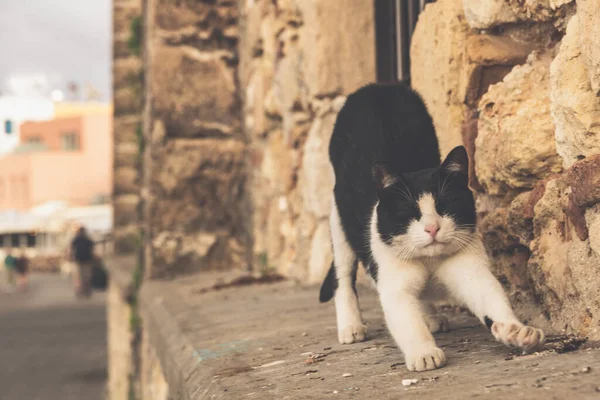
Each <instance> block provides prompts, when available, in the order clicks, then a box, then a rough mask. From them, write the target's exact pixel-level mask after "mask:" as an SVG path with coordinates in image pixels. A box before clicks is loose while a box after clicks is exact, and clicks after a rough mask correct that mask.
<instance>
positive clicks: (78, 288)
mask: <svg viewBox="0 0 600 400" xmlns="http://www.w3.org/2000/svg"><path fill="white" fill-rule="evenodd" d="M70 259H71V260H72V261H74V262H75V264H76V265H77V268H75V271H74V272H75V273H74V274H73V280H74V284H75V294H76V295H77V296H78V297H80V296H84V297H89V296H91V295H92V268H93V265H94V242H93V241H92V240H91V239H90V238H89V237H88V235H87V231H86V229H85V228H84V227H83V226H82V227H80V228H79V229H78V230H77V234H76V235H75V238H74V239H73V241H72V242H71V251H70Z"/></svg>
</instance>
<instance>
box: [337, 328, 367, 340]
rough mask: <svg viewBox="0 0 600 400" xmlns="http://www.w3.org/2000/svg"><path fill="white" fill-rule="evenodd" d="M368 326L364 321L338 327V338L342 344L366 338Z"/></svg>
mask: <svg viewBox="0 0 600 400" xmlns="http://www.w3.org/2000/svg"><path fill="white" fill-rule="evenodd" d="M366 333H367V327H366V326H365V325H363V324H362V323H358V324H354V325H346V326H343V327H340V328H338V340H339V341H340V344H350V343H356V342H362V341H364V340H365V335H366Z"/></svg>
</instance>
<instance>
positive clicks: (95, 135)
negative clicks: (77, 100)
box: [0, 113, 113, 211]
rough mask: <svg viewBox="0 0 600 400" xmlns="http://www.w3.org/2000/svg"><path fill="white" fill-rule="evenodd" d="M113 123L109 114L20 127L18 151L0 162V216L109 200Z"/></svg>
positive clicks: (0, 159)
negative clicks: (51, 204)
mask: <svg viewBox="0 0 600 400" xmlns="http://www.w3.org/2000/svg"><path fill="white" fill-rule="evenodd" d="M111 124H112V116H111V114H110V113H102V114H93V115H86V116H79V117H71V118H61V119H54V120H50V121H44V122H28V123H25V124H23V125H22V126H21V146H19V147H18V148H16V149H15V151H14V152H12V153H10V154H6V155H4V156H2V157H0V211H2V210H8V209H16V210H28V209H30V208H31V207H35V206H37V205H40V204H42V203H45V202H47V201H50V200H64V201H67V202H68V203H69V205H87V204H91V203H92V202H93V201H94V198H96V197H97V196H108V195H110V194H111V192H112V163H113V161H112V160H113V156H112V134H111V132H112V126H111Z"/></svg>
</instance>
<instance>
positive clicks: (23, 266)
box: [15, 250, 29, 290]
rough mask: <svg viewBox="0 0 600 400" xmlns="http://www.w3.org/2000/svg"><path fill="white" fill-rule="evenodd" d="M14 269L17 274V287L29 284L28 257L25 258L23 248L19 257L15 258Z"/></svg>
mask: <svg viewBox="0 0 600 400" xmlns="http://www.w3.org/2000/svg"><path fill="white" fill-rule="evenodd" d="M15 271H16V273H17V275H18V285H19V289H20V290H25V289H27V286H28V284H29V258H27V254H26V253H25V250H23V251H22V252H21V257H19V258H17V259H16V265H15Z"/></svg>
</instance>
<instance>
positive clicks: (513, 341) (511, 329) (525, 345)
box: [491, 322, 546, 353]
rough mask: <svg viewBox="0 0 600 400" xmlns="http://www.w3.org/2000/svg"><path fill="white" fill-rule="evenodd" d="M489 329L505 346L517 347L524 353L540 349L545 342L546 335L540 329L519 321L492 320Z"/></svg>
mask: <svg viewBox="0 0 600 400" xmlns="http://www.w3.org/2000/svg"><path fill="white" fill-rule="evenodd" d="M491 331H492V335H494V337H495V338H496V340H497V341H499V342H502V343H504V344H505V345H507V346H514V347H518V348H520V349H522V350H523V351H524V352H525V353H529V352H531V351H535V350H538V349H541V348H542V347H543V346H544V343H545V342H546V336H545V335H544V332H543V331H542V330H541V329H537V328H533V327H531V326H527V325H523V324H520V323H515V322H508V323H503V322H494V323H493V324H492V327H491Z"/></svg>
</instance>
